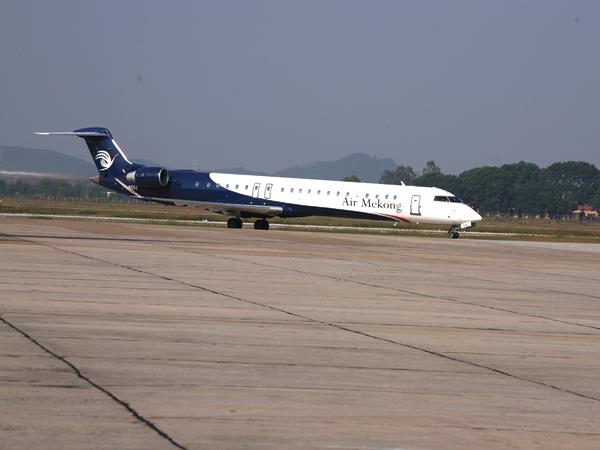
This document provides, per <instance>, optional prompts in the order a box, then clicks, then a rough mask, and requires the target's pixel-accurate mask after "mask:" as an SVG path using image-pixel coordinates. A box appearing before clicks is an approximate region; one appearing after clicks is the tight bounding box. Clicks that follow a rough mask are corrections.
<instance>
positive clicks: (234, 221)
mask: <svg viewBox="0 0 600 450" xmlns="http://www.w3.org/2000/svg"><path fill="white" fill-rule="evenodd" d="M243 225H244V223H243V222H242V221H241V220H240V219H238V218H237V217H232V218H230V219H229V220H228V221H227V228H242V226H243Z"/></svg>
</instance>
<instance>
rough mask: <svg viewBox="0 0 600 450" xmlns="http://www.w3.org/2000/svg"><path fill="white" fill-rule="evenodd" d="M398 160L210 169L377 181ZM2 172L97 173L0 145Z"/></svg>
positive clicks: (85, 165) (69, 159) (47, 154)
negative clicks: (268, 169)
mask: <svg viewBox="0 0 600 450" xmlns="http://www.w3.org/2000/svg"><path fill="white" fill-rule="evenodd" d="M132 160H133V161H135V162H139V163H142V164H145V165H157V166H160V164H157V163H154V162H153V161H150V160H144V159H141V158H140V159H136V158H133V159H132ZM396 166H397V164H396V163H395V162H394V161H393V160H392V159H390V158H377V157H375V156H369V155H367V154H364V153H352V154H350V155H347V156H344V157H342V158H340V159H337V160H333V161H314V162H311V163H308V164H305V165H298V166H293V167H289V168H286V169H282V170H278V171H275V172H273V173H270V174H269V173H266V172H262V171H255V170H247V169H244V168H241V167H236V168H229V169H218V170H211V172H223V173H239V174H246V175H271V176H277V177H291V178H309V179H324V180H341V179H342V178H344V177H347V176H350V175H356V176H357V177H358V178H360V180H361V181H365V182H372V183H376V182H378V181H379V178H380V177H381V174H382V173H383V172H384V171H385V170H393V169H395V168H396ZM0 172H4V173H11V172H27V173H32V172H34V173H39V174H47V175H53V176H60V175H65V176H68V177H69V178H73V177H82V178H84V177H88V176H90V175H93V174H95V173H96V168H95V166H94V164H92V162H91V161H86V160H84V159H82V158H77V157H75V156H70V155H66V154H64V153H61V152H57V151H54V150H45V149H35V148H27V147H14V146H6V145H0Z"/></svg>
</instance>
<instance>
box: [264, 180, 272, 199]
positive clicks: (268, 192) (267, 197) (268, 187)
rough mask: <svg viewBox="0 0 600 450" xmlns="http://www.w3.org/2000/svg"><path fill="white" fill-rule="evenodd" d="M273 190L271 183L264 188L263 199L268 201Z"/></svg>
mask: <svg viewBox="0 0 600 450" xmlns="http://www.w3.org/2000/svg"><path fill="white" fill-rule="evenodd" d="M272 190H273V185H272V184H271V183H269V184H267V185H266V186H265V198H266V199H267V200H268V199H270V198H271V191H272Z"/></svg>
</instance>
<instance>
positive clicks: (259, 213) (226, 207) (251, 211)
mask: <svg viewBox="0 0 600 450" xmlns="http://www.w3.org/2000/svg"><path fill="white" fill-rule="evenodd" d="M144 200H149V201H155V202H158V203H166V204H170V205H177V206H194V207H196V208H201V209H204V210H206V211H210V212H213V213H217V214H224V215H227V216H241V215H242V213H245V214H247V215H251V216H255V217H275V216H278V215H280V214H281V213H282V212H283V208H282V207H281V206H268V205H248V204H235V203H217V202H203V201H196V200H178V199H171V198H145V199H144Z"/></svg>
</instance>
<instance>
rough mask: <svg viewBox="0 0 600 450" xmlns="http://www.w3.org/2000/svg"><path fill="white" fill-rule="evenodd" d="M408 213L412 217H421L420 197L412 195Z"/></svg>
mask: <svg viewBox="0 0 600 450" xmlns="http://www.w3.org/2000/svg"><path fill="white" fill-rule="evenodd" d="M410 213H411V215H413V216H420V215H421V196H420V195H413V196H412V198H411V199H410Z"/></svg>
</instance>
